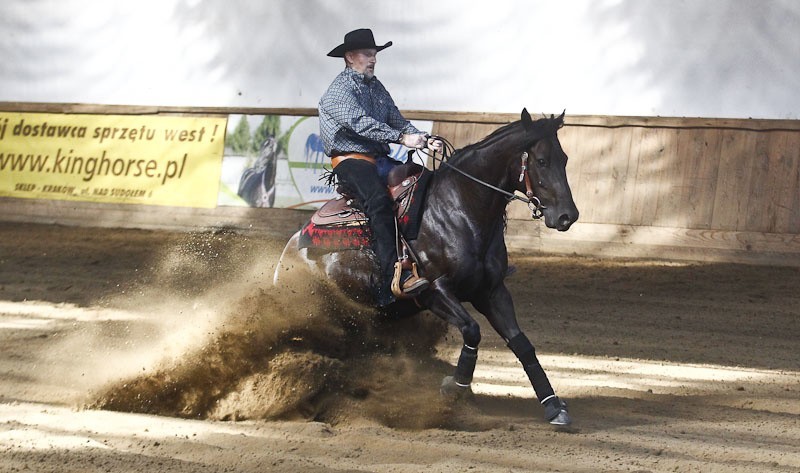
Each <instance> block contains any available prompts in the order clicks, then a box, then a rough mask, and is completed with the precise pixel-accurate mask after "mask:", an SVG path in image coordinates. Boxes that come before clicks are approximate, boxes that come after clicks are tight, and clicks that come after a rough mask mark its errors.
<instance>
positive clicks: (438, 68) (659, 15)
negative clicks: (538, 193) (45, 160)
mask: <svg viewBox="0 0 800 473" xmlns="http://www.w3.org/2000/svg"><path fill="white" fill-rule="evenodd" d="M359 27H371V28H372V29H373V30H374V32H375V36H376V40H377V41H378V42H379V43H383V42H386V41H389V40H392V41H393V42H394V46H392V47H391V48H389V49H388V50H386V51H384V52H381V53H380V54H379V62H378V66H377V71H376V74H377V75H378V77H380V79H381V80H382V81H383V82H384V83H385V84H386V85H387V87H388V88H389V90H390V91H391V92H392V95H393V96H394V98H395V100H396V101H397V103H398V106H399V107H400V108H401V109H416V110H434V111H473V112H518V111H519V110H520V109H521V108H522V107H523V106H526V107H528V109H530V110H532V111H537V112H548V113H551V112H560V111H561V110H562V109H567V112H568V113H571V114H599V115H661V116H703V117H736V118H747V117H754V118H789V119H798V118H800V94H798V91H799V90H800V60H798V58H800V2H798V1H795V0H692V1H689V0H605V1H603V0H572V1H567V2H555V1H534V0H497V1H493V2H464V1H462V0H446V1H436V2H431V1H428V0H403V1H391V2H390V1H376V0H273V1H262V0H242V1H230V0H142V1H137V2H123V1H109V0H4V1H3V2H2V3H0V34H2V40H1V41H0V57H2V61H0V101H26V102H27V101H29V102H68V103H72V102H76V103H98V104H131V105H139V104H147V105H179V106H232V107H238V106H242V107H316V104H317V100H318V98H319V96H320V95H321V94H322V92H323V91H324V89H325V87H326V86H327V85H328V83H329V82H330V80H331V79H332V78H333V76H334V75H335V74H336V73H337V72H338V71H339V70H340V69H341V67H342V62H341V60H338V59H332V58H328V57H326V56H325V54H326V53H327V52H328V51H329V50H330V49H331V48H333V47H334V46H336V45H337V44H339V43H340V42H341V41H342V37H343V35H344V33H345V32H347V31H349V30H351V29H355V28H359Z"/></svg>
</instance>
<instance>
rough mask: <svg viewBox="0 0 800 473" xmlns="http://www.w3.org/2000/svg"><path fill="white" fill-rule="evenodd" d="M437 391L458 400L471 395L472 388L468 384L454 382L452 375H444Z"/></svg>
mask: <svg viewBox="0 0 800 473" xmlns="http://www.w3.org/2000/svg"><path fill="white" fill-rule="evenodd" d="M439 392H440V393H441V394H442V396H445V397H449V398H453V399H455V400H460V399H464V398H469V397H471V396H472V388H471V387H470V386H462V385H460V384H458V383H456V380H455V378H454V377H452V376H445V377H444V379H443V380H442V385H441V386H440V387H439Z"/></svg>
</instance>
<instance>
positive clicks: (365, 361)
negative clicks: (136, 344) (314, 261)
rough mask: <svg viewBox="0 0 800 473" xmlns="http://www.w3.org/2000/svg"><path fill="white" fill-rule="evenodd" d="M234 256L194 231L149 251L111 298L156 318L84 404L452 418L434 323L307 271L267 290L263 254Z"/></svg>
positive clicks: (189, 413) (198, 412)
mask: <svg viewBox="0 0 800 473" xmlns="http://www.w3.org/2000/svg"><path fill="white" fill-rule="evenodd" d="M230 240H231V237H230V236H227V238H224V239H223V238H220V239H219V241H220V242H222V241H230ZM263 250H264V251H265V254H266V253H268V252H273V253H274V252H275V248H269V249H263ZM234 255H237V253H236V248H235V245H233V247H231V246H230V245H228V246H224V245H223V246H220V245H218V244H217V242H216V240H215V238H214V235H213V234H195V235H193V236H191V237H187V241H183V242H179V244H177V245H173V246H171V247H168V248H167V249H165V250H164V251H163V252H162V254H161V255H159V257H158V258H157V263H156V265H155V270H154V276H153V278H154V282H155V284H152V285H151V287H149V288H148V290H147V291H140V292H138V293H137V292H136V291H133V293H131V294H127V295H121V296H118V297H122V298H124V303H125V304H128V305H130V306H131V307H132V308H134V307H135V308H137V310H139V311H142V310H146V311H149V313H150V314H151V315H152V316H150V317H148V320H149V321H150V323H152V324H155V326H154V327H151V329H150V330H146V332H148V333H147V341H146V342H145V343H143V344H142V347H141V349H140V350H136V351H129V352H128V353H122V352H121V353H119V354H118V355H117V359H113V360H105V363H106V364H108V365H113V366H115V367H116V368H117V369H118V370H119V371H118V372H117V373H118V375H117V376H116V377H115V378H114V379H112V381H111V382H108V383H106V384H105V385H103V386H102V387H100V388H97V389H95V390H93V391H92V394H91V396H90V399H89V400H88V401H87V402H86V403H85V406H86V407H88V408H98V409H108V410H116V411H125V412H137V413H149V414H158V415H166V416H178V417H185V418H200V419H219V420H243V419H313V420H319V421H324V422H328V423H331V424H336V423H339V422H353V421H357V420H358V419H365V420H372V421H377V422H380V423H382V424H384V425H387V426H392V427H397V428H411V429H415V428H428V427H439V426H445V425H446V424H447V423H448V422H452V416H451V413H452V404H451V403H449V402H447V400H446V399H443V398H442V397H441V396H440V394H439V392H438V386H439V383H440V381H441V379H442V377H443V376H444V375H445V374H448V373H449V371H451V370H452V367H451V366H449V365H447V364H446V363H444V362H442V361H441V360H439V359H437V358H436V356H435V346H436V344H437V342H438V341H440V340H441V338H442V337H443V336H444V335H445V333H446V329H447V327H446V325H445V324H444V323H443V322H441V321H440V320H438V319H436V318H435V317H434V316H432V315H430V314H422V315H418V316H415V317H412V318H409V319H406V320H383V319H381V317H380V315H378V314H377V313H375V312H374V311H373V310H371V309H370V308H368V307H364V306H358V305H355V304H353V303H352V302H350V301H349V300H347V299H346V298H345V297H344V296H343V295H342V294H341V293H339V292H338V290H337V289H336V288H335V287H332V286H331V285H330V284H328V283H327V282H326V281H321V280H314V279H312V278H309V277H308V275H307V274H298V275H297V277H296V278H294V279H293V280H292V279H283V280H282V284H281V287H275V286H273V285H272V283H271V280H272V278H271V273H272V270H273V268H274V263H272V264H271V263H270V259H269V258H258V257H257V255H254V254H250V255H246V254H242V255H238V256H234ZM274 260H275V259H274V258H272V261H274ZM289 277H291V276H289ZM116 304H117V305H119V304H120V301H119V300H117V301H116ZM128 336H130V334H128ZM145 353H146V355H145ZM126 367H127V369H126ZM120 373H122V374H120ZM408 412H415V415H414V416H408V415H404V413H408Z"/></svg>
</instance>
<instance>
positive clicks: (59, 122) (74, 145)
mask: <svg viewBox="0 0 800 473" xmlns="http://www.w3.org/2000/svg"><path fill="white" fill-rule="evenodd" d="M225 124H226V118H225V117H186V116H181V117H177V116H155V115H153V116H151V115H90V114H56V113H0V196H4V197H18V198H32V199H54V200H79V201H90V202H105V203H121V204H148V205H169V206H181V207H205V208H211V207H214V206H216V199H217V193H218V191H217V189H218V185H219V179H220V177H219V176H220V164H221V159H222V150H223V147H224V130H225Z"/></svg>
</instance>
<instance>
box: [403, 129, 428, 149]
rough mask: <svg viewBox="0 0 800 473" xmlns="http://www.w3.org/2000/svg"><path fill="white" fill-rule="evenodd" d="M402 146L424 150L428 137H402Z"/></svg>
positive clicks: (420, 135)
mask: <svg viewBox="0 0 800 473" xmlns="http://www.w3.org/2000/svg"><path fill="white" fill-rule="evenodd" d="M400 144H401V145H403V146H405V147H406V148H411V149H422V148H424V147H425V144H426V136H425V135H423V134H422V133H417V134H410V135H402V136H401V137H400Z"/></svg>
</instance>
